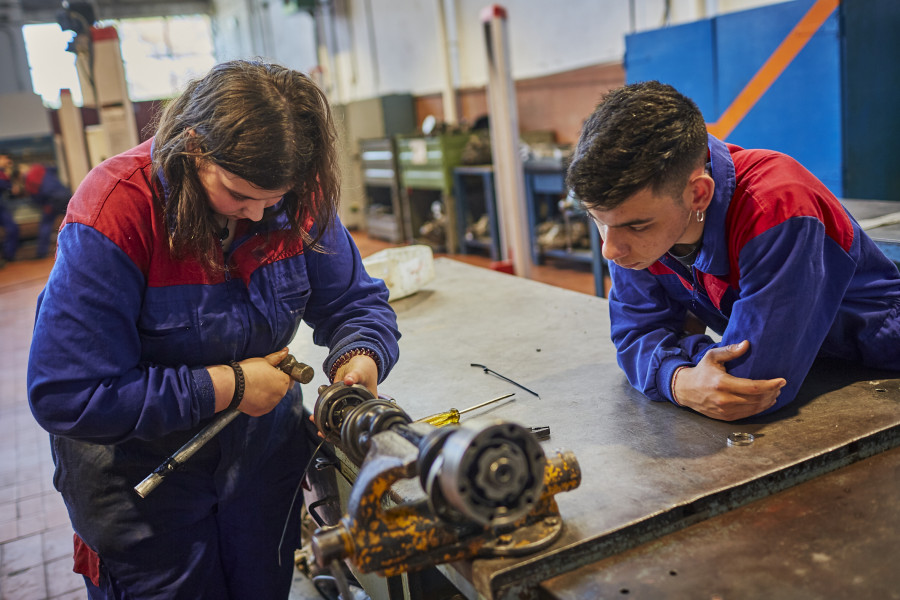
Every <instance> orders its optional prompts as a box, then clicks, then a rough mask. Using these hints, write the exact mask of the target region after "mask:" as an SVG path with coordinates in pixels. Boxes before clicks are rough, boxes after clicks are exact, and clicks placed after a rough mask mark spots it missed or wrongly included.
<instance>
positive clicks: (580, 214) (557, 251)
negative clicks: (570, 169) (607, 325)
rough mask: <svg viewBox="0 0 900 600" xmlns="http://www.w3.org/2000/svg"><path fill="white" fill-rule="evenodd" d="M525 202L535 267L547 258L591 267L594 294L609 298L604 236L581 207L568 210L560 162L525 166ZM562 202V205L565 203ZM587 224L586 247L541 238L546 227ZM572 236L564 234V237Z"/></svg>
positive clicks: (572, 206)
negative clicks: (554, 242) (606, 281)
mask: <svg viewBox="0 0 900 600" xmlns="http://www.w3.org/2000/svg"><path fill="white" fill-rule="evenodd" d="M524 172H525V202H526V205H527V210H528V227H529V230H530V232H531V235H530V242H531V257H532V260H533V261H534V264H536V265H539V264H541V263H542V262H543V261H544V259H545V258H555V259H560V260H569V261H575V262H582V263H589V264H590V265H591V271H592V272H593V274H594V291H595V293H596V295H598V296H604V295H605V289H604V285H603V282H604V280H605V278H606V276H607V274H608V268H607V266H606V262H605V261H604V260H603V256H602V254H601V252H600V234H599V233H598V232H597V228H596V227H594V225H593V223H592V222H590V220H589V219H588V217H587V215H586V214H585V213H584V211H583V210H582V209H581V206H580V204H579V203H577V202H574V203H572V205H571V206H568V205H567V203H566V202H565V200H566V198H567V196H568V190H567V189H566V184H565V169H564V168H563V166H562V163H561V162H560V161H557V160H532V161H527V162H526V163H525V165H524ZM561 201H562V202H561ZM576 221H577V222H579V223H585V222H586V225H587V231H588V242H587V244H586V245H583V246H576V245H573V244H572V243H566V244H562V245H559V244H552V245H548V244H546V243H544V241H543V240H545V239H546V238H545V237H542V236H541V235H540V232H541V229H542V227H543V226H546V225H550V226H551V227H559V228H563V229H565V228H567V227H570V226H571V225H572V224H574V223H575V222H576ZM566 235H568V233H567V232H563V236H566Z"/></svg>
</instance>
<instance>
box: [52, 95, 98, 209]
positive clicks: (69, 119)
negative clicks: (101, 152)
mask: <svg viewBox="0 0 900 600" xmlns="http://www.w3.org/2000/svg"><path fill="white" fill-rule="evenodd" d="M59 100H60V107H59V129H60V133H61V134H62V146H63V152H64V154H65V160H66V174H67V183H68V186H69V189H70V190H72V191H73V192H74V191H75V188H77V187H78V185H79V184H80V183H81V180H82V179H84V177H85V175H87V173H88V171H89V170H90V169H91V165H90V164H89V163H88V154H87V144H86V143H85V139H84V122H83V121H82V120H81V111H80V110H79V109H78V107H77V106H75V104H74V103H73V102H72V92H71V90H68V89H64V90H59Z"/></svg>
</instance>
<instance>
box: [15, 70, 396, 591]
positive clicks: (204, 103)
mask: <svg viewBox="0 0 900 600" xmlns="http://www.w3.org/2000/svg"><path fill="white" fill-rule="evenodd" d="M335 139H336V138H335V132H334V126H333V123H332V119H331V115H330V110H329V107H328V104H327V101H326V99H325V97H324V95H323V94H322V92H321V91H320V90H319V89H318V88H317V87H316V86H315V85H314V84H313V83H312V82H311V81H310V80H309V79H308V78H307V77H305V76H304V75H302V74H301V73H298V72H296V71H292V70H290V69H287V68H284V67H281V66H278V65H274V64H266V63H263V62H257V61H233V62H228V63H224V64H221V65H218V66H216V67H214V68H213V69H212V70H211V71H210V72H209V73H208V74H207V75H206V76H204V77H203V78H202V79H199V80H197V81H194V82H193V83H191V84H190V85H189V86H188V87H187V89H186V90H185V92H184V93H183V94H182V95H181V96H180V97H179V98H177V99H175V100H174V101H173V102H172V103H171V104H170V105H169V106H168V107H167V108H166V109H165V111H164V112H163V113H162V115H161V117H160V120H159V123H158V127H157V131H156V135H155V137H154V138H153V139H151V140H149V141H147V142H145V143H143V144H141V145H140V146H138V147H136V148H134V149H132V150H130V151H128V152H126V153H124V154H121V155H119V156H116V157H113V158H111V159H109V160H107V161H106V162H104V163H103V164H101V165H99V166H98V167H96V168H95V169H94V170H93V171H91V173H90V174H89V175H88V177H87V178H86V179H85V180H84V182H83V183H82V184H81V185H80V186H79V188H78V190H77V191H76V192H75V195H74V196H73V198H72V200H71V201H70V203H69V207H68V213H67V215H66V218H65V221H64V224H63V227H62V229H61V231H60V234H59V238H58V249H57V261H56V264H55V266H54V268H53V271H52V273H51V275H50V278H49V280H48V283H47V286H46V288H45V290H44V291H43V293H42V294H41V297H40V299H39V300H38V308H37V319H36V323H35V330H34V338H33V342H32V349H31V356H30V362H29V368H28V392H29V400H30V402H31V408H32V412H33V413H34V415H35V417H36V418H37V420H38V421H39V422H40V424H41V425H42V426H43V427H44V428H45V429H46V430H47V431H49V432H50V434H51V436H50V437H51V442H52V452H53V458H54V461H55V463H56V473H55V475H54V484H55V485H56V487H57V489H58V490H59V491H60V492H61V493H62V495H63V498H64V499H65V502H66V506H67V507H68V510H69V514H70V517H71V520H72V525H73V527H74V529H75V532H76V540H75V542H76V544H75V545H76V552H75V561H76V571H77V572H79V573H82V574H83V575H85V580H86V585H87V588H88V592H89V596H90V597H91V598H92V599H94V598H130V599H138V598H150V597H153V598H168V599H174V598H186V599H191V600H196V599H200V598H210V599H222V598H263V599H265V598H286V597H287V596H288V593H289V590H290V582H291V571H292V568H293V551H294V549H295V548H296V547H297V545H298V542H299V531H300V530H299V524H298V523H299V515H298V514H297V512H298V511H297V510H294V511H293V512H292V514H291V521H290V522H289V523H288V524H287V526H286V519H287V518H288V513H289V506H290V503H291V499H292V495H293V493H294V490H295V488H296V486H297V484H298V481H299V478H300V476H301V474H302V471H303V469H304V467H305V465H306V462H307V459H308V457H309V452H310V450H309V445H310V441H309V440H308V439H307V434H306V433H305V431H306V430H305V428H304V426H303V423H302V421H303V418H302V406H301V392H300V387H299V386H292V385H291V380H290V379H289V378H288V376H287V375H285V374H284V373H283V372H281V371H280V370H279V369H278V368H277V367H276V366H275V365H277V364H278V363H279V362H280V361H281V360H282V358H284V356H285V355H286V353H287V350H286V346H287V344H288V342H289V341H290V340H291V338H292V337H293V336H294V334H295V333H296V331H297V328H298V326H299V324H300V321H301V320H304V321H306V322H307V323H308V324H309V325H310V326H311V327H312V328H313V331H314V340H315V342H316V343H317V344H321V345H325V346H327V347H328V348H329V349H330V352H329V355H328V357H327V359H326V361H325V364H324V365H323V367H324V369H325V373H326V374H328V375H329V376H330V377H331V379H332V380H343V381H344V382H345V383H348V384H350V383H360V384H362V385H365V386H366V387H368V388H369V389H371V390H372V391H373V392H377V389H376V387H377V384H378V383H379V382H380V381H382V380H383V379H384V378H385V376H386V375H387V374H388V372H389V371H390V369H391V367H392V366H393V365H394V363H395V361H396V360H397V356H398V347H397V340H398V338H399V333H398V331H397V328H396V316H395V315H394V313H393V311H392V309H391V308H390V307H389V306H388V303H387V289H386V287H385V286H384V284H383V282H382V281H380V280H373V279H371V278H370V277H369V276H368V275H367V274H366V272H365V270H364V269H363V266H362V264H361V260H360V256H359V252H358V251H357V249H356V247H355V245H354V243H353V241H352V238H351V237H350V235H349V234H348V232H347V231H346V229H345V228H344V227H343V226H342V225H341V223H340V222H339V221H338V219H337V217H336V205H337V202H338V188H339V185H338V173H337V167H336V160H335V153H336V149H335V143H336V142H335ZM300 358H301V360H302V357H300ZM229 406H237V407H238V409H239V410H240V411H241V412H242V413H243V414H241V415H240V416H239V417H238V418H237V419H236V420H235V421H234V422H232V423H231V424H230V425H229V426H228V427H226V428H225V429H224V430H223V431H222V432H221V433H220V434H219V435H218V436H216V437H215V438H214V439H213V441H212V442H210V443H208V444H206V445H205V446H204V447H203V448H202V450H201V451H200V452H199V453H198V454H196V455H195V456H193V457H192V458H191V459H190V461H188V462H187V464H186V466H185V468H184V469H183V470H179V471H178V472H176V473H173V474H172V475H170V476H169V477H168V478H167V479H166V482H165V483H164V484H163V485H161V486H160V487H159V488H157V489H156V491H154V492H153V494H151V495H148V496H147V498H145V499H142V498H140V497H139V496H138V495H137V494H136V493H135V492H134V490H133V488H134V486H135V485H136V484H138V483H139V482H140V481H141V480H142V479H143V478H144V477H145V476H146V475H147V474H149V473H150V472H152V471H153V469H155V468H156V467H157V466H158V465H159V464H160V463H161V462H162V461H163V460H164V459H165V458H166V457H168V456H169V455H171V454H172V453H173V452H174V451H175V450H177V449H178V448H179V447H180V446H181V445H182V444H183V443H184V442H186V441H187V440H188V439H190V438H191V437H192V436H193V435H195V434H196V433H197V432H198V431H199V430H200V429H202V428H203V427H204V425H206V424H207V423H208V421H209V420H210V419H211V418H212V417H213V416H214V415H215V413H218V412H220V411H223V410H225V409H227V408H228V407H229ZM285 527H286V529H285ZM283 531H287V538H286V539H285V540H283V541H282V540H281V537H282V532H283ZM279 551H280V556H279Z"/></svg>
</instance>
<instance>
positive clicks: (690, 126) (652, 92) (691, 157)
mask: <svg viewBox="0 0 900 600" xmlns="http://www.w3.org/2000/svg"><path fill="white" fill-rule="evenodd" d="M706 156H707V135H706V123H705V121H704V119H703V114H702V113H701V112H700V109H698V108H697V105H696V104H694V102H693V101H692V100H691V99H690V98H687V97H686V96H684V95H682V94H681V93H679V92H678V91H677V90H676V89H675V88H673V87H672V86H670V85H666V84H663V83H659V82H658V81H646V82H642V83H635V84H631V85H627V86H625V87H621V88H618V89H616V90H613V91H611V92H609V93H608V94H607V95H606V96H604V98H603V99H602V100H601V101H600V104H598V105H597V108H596V109H594V112H593V114H591V116H590V117H589V118H588V120H587V121H586V122H585V124H584V127H583V128H582V130H581V135H580V136H579V139H578V144H577V145H576V146H575V152H574V153H573V156H572V160H571V163H570V164H569V168H568V173H567V176H566V184H567V185H568V187H569V189H571V190H572V191H573V192H574V193H575V195H576V197H578V198H579V199H580V200H581V202H582V203H583V204H584V206H585V207H586V208H588V209H592V208H595V209H600V210H609V209H612V208H615V207H616V206H618V205H619V204H621V203H622V202H624V201H625V200H627V199H628V198H630V197H631V196H633V195H634V194H635V193H637V192H639V191H641V190H643V189H645V188H647V187H650V188H651V189H652V190H653V191H654V193H657V194H660V193H662V194H668V195H670V196H675V197H677V196H678V194H680V192H681V190H682V189H683V188H684V186H685V185H686V184H687V178H688V177H689V176H690V174H691V172H692V171H693V170H694V169H696V168H697V167H698V166H700V165H702V164H703V163H704V162H705V161H706Z"/></svg>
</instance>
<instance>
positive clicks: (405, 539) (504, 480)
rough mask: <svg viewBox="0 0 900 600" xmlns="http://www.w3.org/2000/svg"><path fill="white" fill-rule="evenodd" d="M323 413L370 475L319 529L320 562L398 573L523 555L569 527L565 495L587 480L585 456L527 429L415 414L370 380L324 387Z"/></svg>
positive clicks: (320, 417)
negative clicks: (431, 420)
mask: <svg viewBox="0 0 900 600" xmlns="http://www.w3.org/2000/svg"><path fill="white" fill-rule="evenodd" d="M313 418H314V421H315V424H316V426H317V427H318V429H319V431H320V433H321V434H322V435H323V436H324V437H325V439H326V441H329V442H331V443H333V444H334V445H335V446H337V447H338V448H339V449H340V450H341V451H342V452H343V453H344V454H345V455H346V456H347V457H348V458H349V459H350V460H351V461H352V462H353V463H354V464H355V465H358V466H359V473H358V475H357V477H356V480H355V482H354V483H353V485H352V489H351V491H350V496H349V500H348V503H347V510H346V514H344V516H343V517H342V518H340V520H339V521H338V522H337V523H336V524H333V525H328V526H324V527H320V528H319V529H317V530H316V531H315V532H314V533H313V535H312V540H311V546H312V552H313V556H314V557H315V561H316V563H317V564H318V565H319V566H320V567H322V568H327V567H329V566H331V565H332V564H334V562H335V561H339V560H343V559H347V560H350V561H351V562H352V563H353V564H354V565H355V566H356V567H357V569H359V571H360V572H362V573H373V572H374V573H379V574H381V575H383V576H392V575H398V574H400V573H403V572H407V571H416V570H419V569H423V568H425V567H429V566H433V565H436V564H442V563H447V562H452V561H456V560H462V559H471V558H475V557H485V556H517V555H522V554H528V553H532V552H535V551H537V550H540V549H542V548H544V547H546V546H548V545H550V544H551V543H553V541H555V540H556V539H557V538H558V537H559V535H560V534H561V533H562V527H563V522H562V519H561V517H560V514H559V508H558V506H557V504H556V500H555V499H554V495H555V494H557V493H559V492H564V491H568V490H572V489H574V488H576V487H578V485H579V484H580V483H581V471H580V468H579V466H578V461H577V460H576V459H575V456H574V455H573V454H572V453H571V452H569V451H562V450H557V451H555V452H554V453H553V454H552V455H551V456H549V457H548V456H546V455H545V454H544V451H543V449H542V448H541V445H540V444H539V443H538V441H537V439H536V438H535V437H534V435H533V434H532V433H531V431H529V430H528V429H527V428H525V427H522V426H520V425H517V424H515V423H511V422H504V421H499V420H487V421H483V420H479V419H473V420H469V421H466V422H465V423H464V424H460V425H451V426H444V427H435V426H433V425H430V424H427V423H413V421H412V419H411V418H410V417H409V415H407V414H406V412H405V411H403V409H402V408H400V407H399V406H397V404H395V403H394V402H392V401H388V400H384V399H381V398H376V397H374V396H373V395H372V393H371V392H369V391H368V390H367V389H366V388H365V387H363V386H361V385H353V386H346V385H345V384H343V383H341V382H338V383H334V384H332V385H330V386H328V387H327V388H326V387H323V388H320V394H319V397H318V399H317V401H316V406H315V410H314V414H313Z"/></svg>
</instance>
